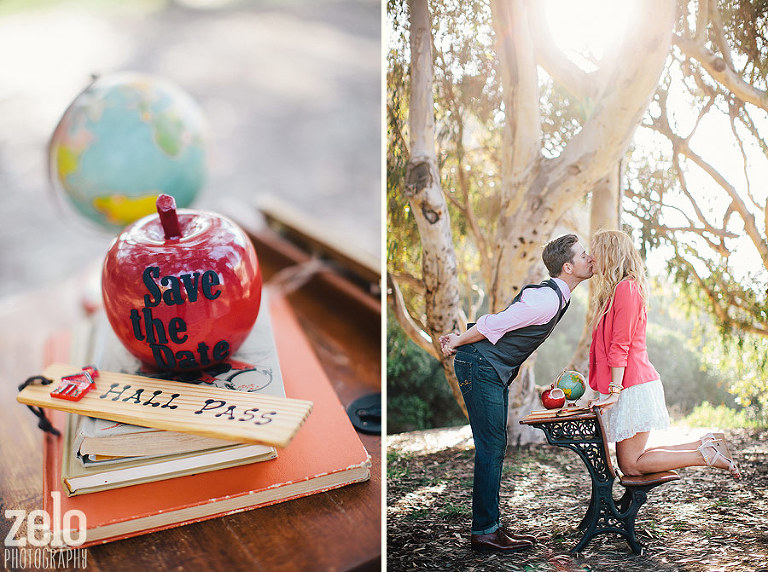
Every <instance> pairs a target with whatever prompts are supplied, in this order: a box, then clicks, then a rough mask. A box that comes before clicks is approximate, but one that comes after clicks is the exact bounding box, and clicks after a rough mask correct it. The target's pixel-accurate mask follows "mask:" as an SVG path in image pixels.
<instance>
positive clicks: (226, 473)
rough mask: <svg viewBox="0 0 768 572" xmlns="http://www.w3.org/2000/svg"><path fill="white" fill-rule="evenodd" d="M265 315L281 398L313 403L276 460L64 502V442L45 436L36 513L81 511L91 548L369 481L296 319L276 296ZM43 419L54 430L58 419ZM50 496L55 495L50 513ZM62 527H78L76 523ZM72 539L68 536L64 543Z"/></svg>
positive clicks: (362, 456)
mask: <svg viewBox="0 0 768 572" xmlns="http://www.w3.org/2000/svg"><path fill="white" fill-rule="evenodd" d="M270 311H271V313H272V321H273V328H274V335H275V343H276V345H277V352H278V357H279V360H280V368H281V370H282V373H283V379H284V383H285V393H286V395H287V396H288V397H296V398H300V399H306V400H310V401H312V402H313V403H314V408H313V410H312V413H311V414H310V416H309V419H308V420H307V421H306V423H305V424H304V425H303V426H302V427H301V429H300V430H299V432H298V433H297V434H296V436H295V437H294V439H293V441H291V443H290V445H288V447H286V448H284V449H280V450H279V454H278V457H277V459H274V460H272V461H269V462H267V463H255V464H252V465H243V466H240V467H232V468H228V469H222V470H219V471H213V472H209V473H202V474H197V475H189V476H185V477H178V478H174V479H169V480H165V481H157V482H152V483H146V484H141V485H135V486H130V487H125V488H120V489H114V490H108V491H102V492H96V493H91V494H86V495H81V496H75V497H67V496H66V495H65V494H64V492H63V487H62V482H61V464H62V463H61V460H62V459H61V457H62V450H63V439H62V438H61V437H54V436H53V435H50V434H48V433H46V435H45V446H44V451H43V508H44V510H45V511H46V512H48V514H49V515H50V516H51V519H52V522H53V518H55V516H56V515H58V518H59V519H61V518H62V515H66V514H67V511H70V510H73V509H74V510H80V511H82V512H83V513H84V514H85V517H86V523H87V526H86V538H85V543H84V544H83V545H82V546H90V545H93V544H101V543H105V542H110V541H112V540H118V539H121V538H126V537H129V536H137V535H139V534H145V533H148V532H152V531H155V530H162V529H166V528H172V527H174V526H180V525H183V524H189V523H192V522H198V521H200V520H205V519H208V518H213V517H217V516H223V515H226V514H231V513H234V512H239V511H243V510H250V509H253V508H257V507H261V506H267V505H270V504H275V503H278V502H282V501H286V500H290V499H294V498H298V497H303V496H307V495H310V494H314V493H319V492H323V491H326V490H330V489H334V488H338V487H342V486H345V485H348V484H351V483H358V482H361V481H366V480H368V479H369V478H370V456H369V455H368V453H367V451H366V450H365V448H364V447H363V445H362V443H361V442H360V439H359V437H358V436H357V433H356V432H355V429H354V428H353V427H352V424H351V423H350V421H349V418H348V417H347V414H346V412H345V410H344V407H343V406H342V404H341V403H340V402H339V399H338V397H337V396H336V393H335V392H334V390H333V388H332V387H331V384H330V381H329V380H328V377H327V376H326V374H325V371H324V370H323V368H322V366H321V364H320V362H319V360H318V358H317V356H316V355H315V353H314V351H313V350H312V347H311V346H310V344H309V341H308V340H307V339H306V337H305V335H304V333H303V331H302V329H301V327H300V326H299V323H298V321H297V319H296V316H295V315H294V314H293V311H292V310H291V308H290V306H289V305H288V303H287V301H286V300H285V299H284V298H282V297H279V296H270ZM49 413H50V414H51V420H52V422H53V424H54V426H56V427H57V428H58V429H60V430H61V429H62V428H63V425H64V419H65V417H64V416H65V414H64V413H62V412H59V411H49ZM362 486H365V485H362ZM52 492H54V493H55V492H59V493H60V495H58V497H59V499H58V500H57V501H56V502H60V505H59V506H57V507H56V510H54V500H53V496H52V495H51V493H52ZM68 522H72V523H74V524H75V525H77V523H78V519H76V518H72V519H71V520H69V521H68ZM59 528H61V522H59V523H54V530H56V529H59ZM78 535H79V533H78V531H76V530H75V531H72V532H71V533H70V537H71V538H77V537H78Z"/></svg>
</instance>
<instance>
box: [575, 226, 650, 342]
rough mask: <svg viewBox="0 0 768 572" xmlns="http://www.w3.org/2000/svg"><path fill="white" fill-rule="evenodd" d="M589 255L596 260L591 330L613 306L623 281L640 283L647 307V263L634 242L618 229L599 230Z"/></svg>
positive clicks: (590, 308) (593, 239)
mask: <svg viewBox="0 0 768 572" xmlns="http://www.w3.org/2000/svg"><path fill="white" fill-rule="evenodd" d="M590 254H591V255H592V257H593V258H594V259H595V262H594V267H593V270H594V275H593V277H592V294H591V296H590V298H591V299H590V304H589V315H590V323H591V324H592V329H595V328H596V327H597V324H598V323H599V322H600V318H602V317H603V316H604V315H605V314H607V313H608V311H609V310H610V309H611V306H613V296H614V294H615V292H616V286H617V285H618V284H619V282H621V281H622V280H627V279H632V280H634V281H635V282H636V283H637V286H638V289H639V290H640V296H641V297H642V299H643V304H645V305H646V306H647V305H648V280H647V278H646V276H645V264H644V263H643V259H642V258H640V253H639V252H638V251H637V249H636V248H635V245H634V244H632V239H631V238H629V235H628V234H627V233H625V232H621V231H619V230H599V231H597V232H596V233H595V234H594V236H593V237H592V242H591V244H590Z"/></svg>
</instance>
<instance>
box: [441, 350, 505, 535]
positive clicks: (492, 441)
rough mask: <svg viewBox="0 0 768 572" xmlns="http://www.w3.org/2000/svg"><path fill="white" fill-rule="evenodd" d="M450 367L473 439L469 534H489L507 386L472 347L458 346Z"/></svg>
mask: <svg viewBox="0 0 768 572" xmlns="http://www.w3.org/2000/svg"><path fill="white" fill-rule="evenodd" d="M453 369H454V371H455V372H456V378H457V379H458V381H459V388H460V389H461V394H462V396H463V397H464V403H465V404H466V406H467V413H468V414H469V424H470V425H471V426H472V436H473V437H474V440H475V475H474V482H473V485H472V534H491V533H492V532H495V531H496V530H497V529H498V528H499V526H500V525H501V523H500V516H499V489H500V488H501V468H502V465H503V464H504V454H505V453H506V452H507V403H508V401H509V387H508V386H507V384H505V383H503V382H502V381H501V379H500V378H499V374H498V373H496V370H495V369H494V368H493V366H492V365H491V364H490V363H489V362H488V360H487V359H485V358H484V357H483V356H482V354H481V353H480V352H479V351H478V350H477V349H476V348H475V347H474V346H473V345H471V344H470V345H466V346H459V348H458V349H457V352H456V356H455V359H454V362H453Z"/></svg>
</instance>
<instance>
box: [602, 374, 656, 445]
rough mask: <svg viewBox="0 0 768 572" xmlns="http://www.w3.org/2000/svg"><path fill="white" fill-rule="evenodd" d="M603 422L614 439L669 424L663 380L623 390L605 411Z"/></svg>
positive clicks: (610, 437)
mask: <svg viewBox="0 0 768 572" xmlns="http://www.w3.org/2000/svg"><path fill="white" fill-rule="evenodd" d="M601 397H603V398H605V397H607V396H606V395H604V394H601ZM603 425H604V426H605V432H606V434H607V435H606V436H607V437H608V441H609V442H611V443H615V442H617V441H623V440H624V439H629V438H630V437H632V436H633V435H634V434H635V433H641V432H643V431H650V430H651V429H666V428H667V427H669V413H667V405H666V403H665V402H664V386H663V385H661V380H660V379H657V380H656V381H649V382H647V383H640V384H638V385H631V386H629V387H628V388H626V389H625V390H624V391H622V392H621V394H620V395H619V400H618V401H617V402H616V404H615V405H614V406H613V407H611V408H610V409H608V411H604V413H603Z"/></svg>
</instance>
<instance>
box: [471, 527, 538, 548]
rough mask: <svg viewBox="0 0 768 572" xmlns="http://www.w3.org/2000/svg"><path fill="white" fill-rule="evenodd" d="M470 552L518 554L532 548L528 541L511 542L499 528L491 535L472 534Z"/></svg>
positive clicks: (531, 543)
mask: <svg viewBox="0 0 768 572" xmlns="http://www.w3.org/2000/svg"><path fill="white" fill-rule="evenodd" d="M471 542H472V550H477V551H478V552H520V551H521V550H527V549H528V548H532V547H533V542H529V541H528V540H513V539H511V538H509V537H508V536H507V535H506V534H505V533H504V531H503V530H502V529H501V528H499V529H498V530H497V531H496V532H492V533H491V534H473V535H472V541H471Z"/></svg>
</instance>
